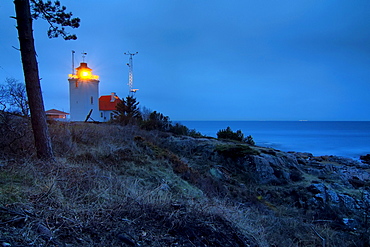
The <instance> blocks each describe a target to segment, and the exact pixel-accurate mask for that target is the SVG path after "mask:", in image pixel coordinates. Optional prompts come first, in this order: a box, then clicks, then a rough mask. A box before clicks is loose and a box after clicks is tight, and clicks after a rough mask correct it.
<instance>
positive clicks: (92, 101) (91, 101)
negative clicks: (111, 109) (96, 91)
mask: <svg viewBox="0 0 370 247" xmlns="http://www.w3.org/2000/svg"><path fill="white" fill-rule="evenodd" d="M90 103H91V104H94V98H93V96H91V97H90Z"/></svg>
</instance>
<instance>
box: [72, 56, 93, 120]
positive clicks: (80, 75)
mask: <svg viewBox="0 0 370 247" xmlns="http://www.w3.org/2000/svg"><path fill="white" fill-rule="evenodd" d="M68 76H69V78H68V81H69V100H70V119H71V121H86V120H87V119H93V120H94V121H95V120H99V119H100V114H99V102H98V101H99V76H97V75H93V74H92V69H90V68H89V67H88V66H87V63H85V62H82V63H80V66H79V67H77V68H76V69H75V74H69V75H68Z"/></svg>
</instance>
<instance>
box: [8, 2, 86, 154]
mask: <svg viewBox="0 0 370 247" xmlns="http://www.w3.org/2000/svg"><path fill="white" fill-rule="evenodd" d="M30 1H31V4H30ZM14 6H15V12H16V17H14V18H15V19H16V20H17V30H18V37H19V45H20V51H21V58H22V66H23V74H24V78H25V82H26V91H27V96H28V102H29V108H30V113H31V123H32V130H33V135H34V139H35V147H36V152H37V157H38V158H41V159H53V157H54V156H53V150H52V146H51V141H50V136H49V132H48V126H47V123H46V114H45V109H44V102H43V98H42V93H41V85H40V79H39V70H38V64H37V60H36V50H35V44H34V38H33V31H32V19H37V18H42V19H45V20H46V21H47V22H48V23H49V25H50V27H49V30H48V32H47V33H48V36H49V38H55V37H58V36H59V35H60V36H62V37H63V38H64V39H66V40H70V39H76V38H77V37H76V36H75V35H70V34H69V33H67V32H66V31H65V27H67V26H69V27H72V28H77V27H78V26H79V22H80V19H79V18H72V13H66V7H64V6H61V5H60V2H59V1H54V2H53V3H52V2H51V1H47V2H44V1H42V0H14ZM31 11H32V14H31Z"/></svg>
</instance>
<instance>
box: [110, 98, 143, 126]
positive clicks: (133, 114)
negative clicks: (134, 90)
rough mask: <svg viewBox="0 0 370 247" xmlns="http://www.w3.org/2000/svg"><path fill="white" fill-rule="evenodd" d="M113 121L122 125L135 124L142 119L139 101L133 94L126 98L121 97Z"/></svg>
mask: <svg viewBox="0 0 370 247" xmlns="http://www.w3.org/2000/svg"><path fill="white" fill-rule="evenodd" d="M116 109H117V110H116V111H114V113H115V122H118V123H121V124H123V125H127V124H135V123H137V122H138V121H140V120H141V119H142V117H141V113H140V110H139V102H137V101H136V98H134V97H133V96H127V97H126V100H125V99H122V100H121V102H119V103H118V104H117V106H116Z"/></svg>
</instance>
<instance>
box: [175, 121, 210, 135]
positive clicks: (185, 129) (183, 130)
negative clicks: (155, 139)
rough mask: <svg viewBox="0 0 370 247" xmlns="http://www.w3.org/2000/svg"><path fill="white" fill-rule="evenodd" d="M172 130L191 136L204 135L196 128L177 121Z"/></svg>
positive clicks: (176, 133)
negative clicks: (190, 127)
mask: <svg viewBox="0 0 370 247" xmlns="http://www.w3.org/2000/svg"><path fill="white" fill-rule="evenodd" d="M170 132H171V133H174V134H175V135H183V136H191V137H202V136H203V135H202V134H201V133H200V132H198V131H196V130H195V129H189V128H188V127H186V126H185V125H182V124H180V123H176V124H175V125H171V126H170Z"/></svg>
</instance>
